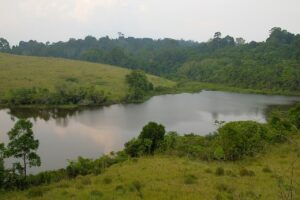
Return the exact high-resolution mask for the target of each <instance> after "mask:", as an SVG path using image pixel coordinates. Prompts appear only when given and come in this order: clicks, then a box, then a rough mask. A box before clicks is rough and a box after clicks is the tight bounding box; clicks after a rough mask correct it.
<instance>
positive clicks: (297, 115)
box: [289, 104, 300, 129]
mask: <svg viewBox="0 0 300 200" xmlns="http://www.w3.org/2000/svg"><path fill="white" fill-rule="evenodd" d="M289 118H290V120H291V122H292V123H293V124H294V125H295V126H296V127H297V128H298V129H300V104H298V105H296V106H295V107H293V108H291V109H290V111H289Z"/></svg>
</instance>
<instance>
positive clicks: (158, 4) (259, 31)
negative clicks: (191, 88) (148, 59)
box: [0, 0, 300, 44]
mask: <svg viewBox="0 0 300 200" xmlns="http://www.w3.org/2000/svg"><path fill="white" fill-rule="evenodd" d="M299 9H300V0H0V37H4V38H6V39H7V40H8V41H9V42H10V43H11V44H16V43H18V42H19V41H20V40H25V41H27V40H30V39H34V40H38V41H42V42H46V41H50V42H53V41H59V40H62V41H65V40H68V39H69V38H71V37H72V38H83V37H85V36H87V35H93V36H95V37H97V38H99V37H102V36H106V35H108V36H110V37H117V32H122V33H124V34H125V36H134V37H151V38H155V39H157V38H166V37H168V38H174V39H186V40H196V41H207V40H208V39H209V38H211V37H212V36H213V34H214V32H216V31H220V32H222V34H223V35H231V36H234V37H239V36H241V37H244V38H245V39H246V40H247V41H251V40H255V41H262V40H265V39H266V38H267V36H268V32H269V30H270V29H271V28H272V27H275V26H279V27H282V28H284V29H287V30H288V31H290V32H293V33H300V11H299Z"/></svg>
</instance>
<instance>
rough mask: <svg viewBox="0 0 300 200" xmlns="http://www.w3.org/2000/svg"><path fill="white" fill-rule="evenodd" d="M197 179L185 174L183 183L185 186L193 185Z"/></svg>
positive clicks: (192, 175)
mask: <svg viewBox="0 0 300 200" xmlns="http://www.w3.org/2000/svg"><path fill="white" fill-rule="evenodd" d="M197 180H198V178H197V176H195V175H194V174H187V175H185V176H184V183H185V184H187V185H190V184H195V183H196V182H197Z"/></svg>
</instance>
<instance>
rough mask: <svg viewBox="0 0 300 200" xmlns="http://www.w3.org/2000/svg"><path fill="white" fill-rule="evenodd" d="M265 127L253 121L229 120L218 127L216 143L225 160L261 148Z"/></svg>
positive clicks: (265, 135) (235, 158) (236, 158)
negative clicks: (221, 150)
mask: <svg viewBox="0 0 300 200" xmlns="http://www.w3.org/2000/svg"><path fill="white" fill-rule="evenodd" d="M267 132H268V130H267V128H266V127H265V126H264V125H262V124H259V123H257V122H253V121H240V122H229V123H227V124H225V125H224V126H222V127H221V128H219V129H218V133H219V136H218V139H219V141H218V143H219V144H220V146H221V147H222V149H223V151H224V158H225V159H226V160H238V159H241V158H242V157H243V156H245V155H254V154H255V153H256V152H259V151H261V150H262V149H263V147H264V143H265V139H266V138H267Z"/></svg>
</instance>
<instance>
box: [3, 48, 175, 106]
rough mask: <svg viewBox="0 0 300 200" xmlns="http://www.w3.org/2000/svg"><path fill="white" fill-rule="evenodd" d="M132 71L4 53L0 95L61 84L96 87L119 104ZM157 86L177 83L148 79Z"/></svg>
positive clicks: (65, 60)
mask: <svg viewBox="0 0 300 200" xmlns="http://www.w3.org/2000/svg"><path fill="white" fill-rule="evenodd" d="M128 73H129V70H127V69H124V68H120V67H115V66H111V65H104V64H95V63H89V62H82V61H75V60H67V59H60V58H43V57H31V56H18V55H11V54H3V53H0V94H1V93H2V94H3V93H5V92H6V91H8V90H10V89H16V88H32V87H41V88H48V89H50V90H51V89H53V88H55V86H57V85H60V84H64V83H66V84H68V83H72V84H77V85H80V86H91V85H93V86H95V87H96V88H97V89H100V90H103V91H104V92H105V93H106V94H107V95H108V97H109V98H110V100H112V101H114V102H119V101H120V99H122V98H123V97H124V96H125V95H126V93H127V90H128V88H127V84H126V83H125V76H126V74H128ZM148 78H149V80H150V81H151V82H152V83H153V84H154V86H164V87H172V86H174V85H175V83H174V82H172V81H169V80H166V79H163V78H159V77H157V76H152V75H148Z"/></svg>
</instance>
